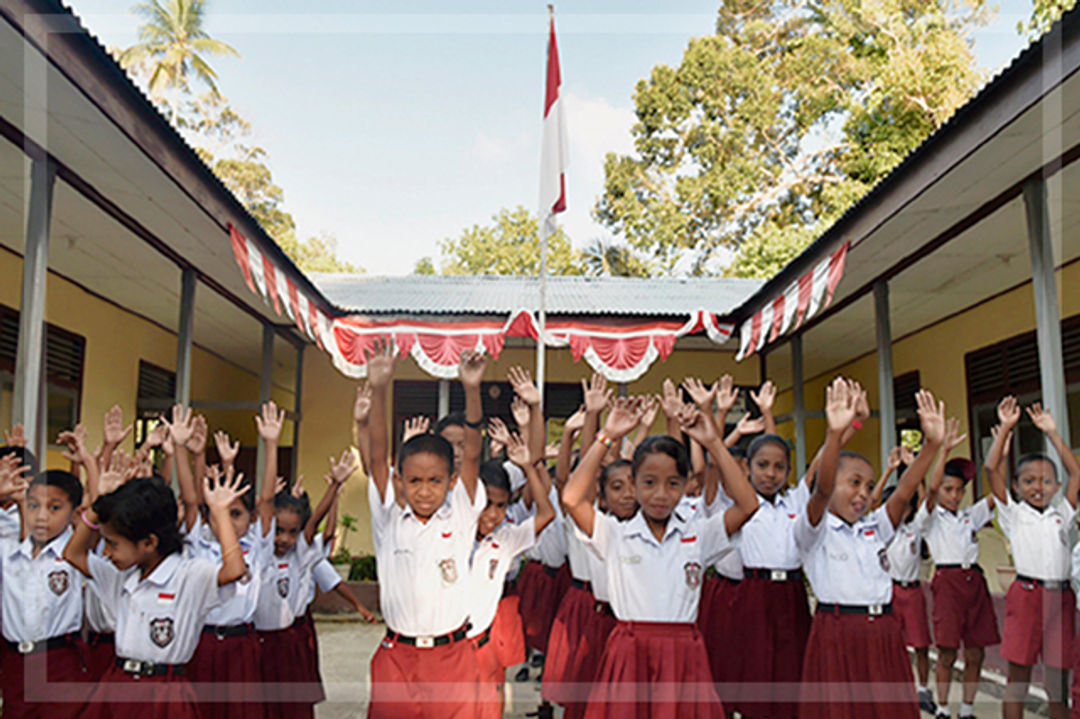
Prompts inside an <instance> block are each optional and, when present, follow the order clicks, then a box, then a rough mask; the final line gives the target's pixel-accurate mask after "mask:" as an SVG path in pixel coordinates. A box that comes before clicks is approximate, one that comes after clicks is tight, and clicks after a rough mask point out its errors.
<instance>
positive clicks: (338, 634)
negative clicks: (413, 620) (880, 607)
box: [315, 619, 1047, 719]
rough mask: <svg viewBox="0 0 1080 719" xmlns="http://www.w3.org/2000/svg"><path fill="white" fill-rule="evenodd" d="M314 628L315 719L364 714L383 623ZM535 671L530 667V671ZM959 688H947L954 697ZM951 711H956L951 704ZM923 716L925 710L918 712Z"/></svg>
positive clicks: (521, 704)
mask: <svg viewBox="0 0 1080 719" xmlns="http://www.w3.org/2000/svg"><path fill="white" fill-rule="evenodd" d="M317 627H318V632H319V651H320V655H321V661H322V675H323V682H324V684H325V686H326V694H327V700H326V701H325V702H324V703H322V704H320V705H319V706H318V707H317V708H316V710H315V716H316V717H317V719H353V718H354V717H364V716H366V714H367V700H368V695H369V683H368V681H369V680H368V667H369V666H370V663H371V656H372V654H374V653H375V650H376V649H377V648H378V646H379V641H380V640H381V639H382V637H383V634H384V633H385V632H386V626H385V625H383V624H374V625H370V624H361V623H358V622H355V621H343V620H340V619H334V620H323V619H320V620H319V621H318V623H317ZM533 674H534V676H535V671H534V672H533ZM1003 685H1004V684H1003V678H1002V677H1000V675H997V674H995V673H992V672H986V673H984V680H983V684H982V686H981V687H980V692H979V701H978V703H977V704H976V707H975V713H976V716H977V717H979V718H980V719H990V718H991V717H1000V716H1001V703H1000V699H999V697H1000V696H1001V689H1002V687H1003ZM507 687H508V691H507V706H506V716H507V717H521V718H523V717H525V716H526V713H527V712H533V711H535V710H536V707H537V704H538V703H539V702H540V688H539V685H538V684H537V682H536V681H535V680H533V679H530V680H529V681H528V682H520V683H519V682H514V681H513V680H512V679H511V681H509V682H507ZM958 691H959V688H958V686H955V685H954V687H953V693H954V697H956V696H957V692H958ZM1030 709H1031V711H1029V712H1027V713H1026V714H1025V716H1031V717H1038V716H1046V715H1047V714H1046V706H1045V704H1044V703H1042V702H1040V701H1038V700H1037V698H1036V700H1035V701H1033V702H1032V705H1031V707H1030ZM953 711H954V712H955V711H956V705H955V704H954V707H953ZM559 715H560V713H559V712H556V716H559ZM923 716H924V717H928V716H929V715H926V714H923Z"/></svg>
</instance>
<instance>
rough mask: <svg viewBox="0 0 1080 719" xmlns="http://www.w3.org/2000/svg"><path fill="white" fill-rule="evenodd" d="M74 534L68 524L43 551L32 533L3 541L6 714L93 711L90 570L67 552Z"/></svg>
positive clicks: (1, 673) (1, 680) (1, 658)
mask: <svg viewBox="0 0 1080 719" xmlns="http://www.w3.org/2000/svg"><path fill="white" fill-rule="evenodd" d="M71 534H72V529H71V527H65V529H64V531H63V532H61V533H60V534H58V535H57V536H56V537H54V538H53V539H52V540H50V541H49V542H47V543H46V544H45V545H44V546H43V547H41V549H40V550H39V551H38V554H37V556H36V557H35V556H33V550H34V544H33V540H32V539H31V538H30V537H29V536H27V537H26V538H25V539H23V540H21V541H20V540H18V539H16V538H13V537H7V538H5V539H3V540H0V565H2V567H0V568H2V574H3V580H2V581H3V592H2V595H3V596H2V599H0V604H2V611H3V617H4V621H3V635H4V646H3V648H2V650H0V691H2V692H3V697H4V717H5V719H10V717H16V718H18V719H22V718H24V717H27V718H28V717H77V716H80V715H81V714H82V712H83V711H84V710H85V707H86V700H87V698H88V696H89V691H88V687H89V684H88V682H89V675H88V674H87V671H86V664H85V660H84V658H83V657H84V655H85V651H86V647H85V645H84V643H83V640H82V638H81V636H80V634H79V633H80V631H81V629H82V617H83V601H82V575H81V574H80V573H79V571H78V570H77V569H76V568H75V567H74V566H72V565H71V564H69V563H68V562H66V561H65V560H64V558H63V553H64V547H65V546H67V543H68V540H69V539H70V538H71Z"/></svg>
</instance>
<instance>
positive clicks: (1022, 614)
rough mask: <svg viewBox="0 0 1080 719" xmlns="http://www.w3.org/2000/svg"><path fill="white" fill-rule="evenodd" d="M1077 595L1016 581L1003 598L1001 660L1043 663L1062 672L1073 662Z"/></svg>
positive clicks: (1022, 663) (1064, 590)
mask: <svg viewBox="0 0 1080 719" xmlns="http://www.w3.org/2000/svg"><path fill="white" fill-rule="evenodd" d="M1075 613H1076V596H1075V595H1074V594H1073V590H1072V588H1071V587H1069V588H1066V589H1046V588H1045V587H1041V586H1039V585H1037V584H1032V583H1028V582H1024V581H1022V580H1020V579H1017V580H1015V581H1014V582H1013V583H1012V586H1011V587H1009V592H1008V594H1006V595H1005V626H1004V634H1005V638H1004V639H1003V640H1002V642H1001V656H1002V658H1004V659H1007V660H1008V661H1010V662H1012V663H1014V664H1020V665H1023V666H1026V667H1030V666H1033V665H1035V664H1036V663H1037V662H1038V661H1039V657H1040V655H1041V656H1042V661H1043V663H1045V664H1046V665H1047V666H1048V667H1054V668H1055V669H1064V668H1067V667H1069V666H1070V663H1071V661H1072V638H1073V634H1074V627H1075V624H1076V617H1075Z"/></svg>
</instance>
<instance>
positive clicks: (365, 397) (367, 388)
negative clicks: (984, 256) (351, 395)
mask: <svg viewBox="0 0 1080 719" xmlns="http://www.w3.org/2000/svg"><path fill="white" fill-rule="evenodd" d="M370 415H371V385H369V384H368V383H367V382H365V383H364V384H362V385H360V386H358V387H357V388H356V400H355V401H354V402H353V409H352V418H353V422H356V423H357V424H367V421H368V417H369V416H370Z"/></svg>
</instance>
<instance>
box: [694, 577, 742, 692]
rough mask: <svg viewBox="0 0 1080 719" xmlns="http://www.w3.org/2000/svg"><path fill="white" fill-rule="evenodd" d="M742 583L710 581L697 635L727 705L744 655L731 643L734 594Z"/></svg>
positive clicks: (703, 589)
mask: <svg viewBox="0 0 1080 719" xmlns="http://www.w3.org/2000/svg"><path fill="white" fill-rule="evenodd" d="M738 588H739V582H735V581H732V580H730V579H727V578H726V577H709V578H708V579H706V580H705V584H704V585H702V587H701V603H700V604H699V605H698V620H697V626H698V631H700V632H701V636H702V637H703V638H704V639H705V651H707V652H708V653H709V668H710V669H711V670H712V677H713V681H714V682H716V684H717V687H716V691H717V692H718V693H719V694H720V698H721V699H723V700H725V701H726V697H727V696H728V687H727V686H726V685H728V684H733V683H735V682H736V681H738V676H739V674H738V672H739V669H740V667H741V664H742V661H741V655H740V654H739V653H738V652H734V651H732V647H734V646H736V644H734V641H733V639H732V632H733V631H734V623H733V617H734V616H735V614H734V605H735V594H736V592H737V591H738Z"/></svg>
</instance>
